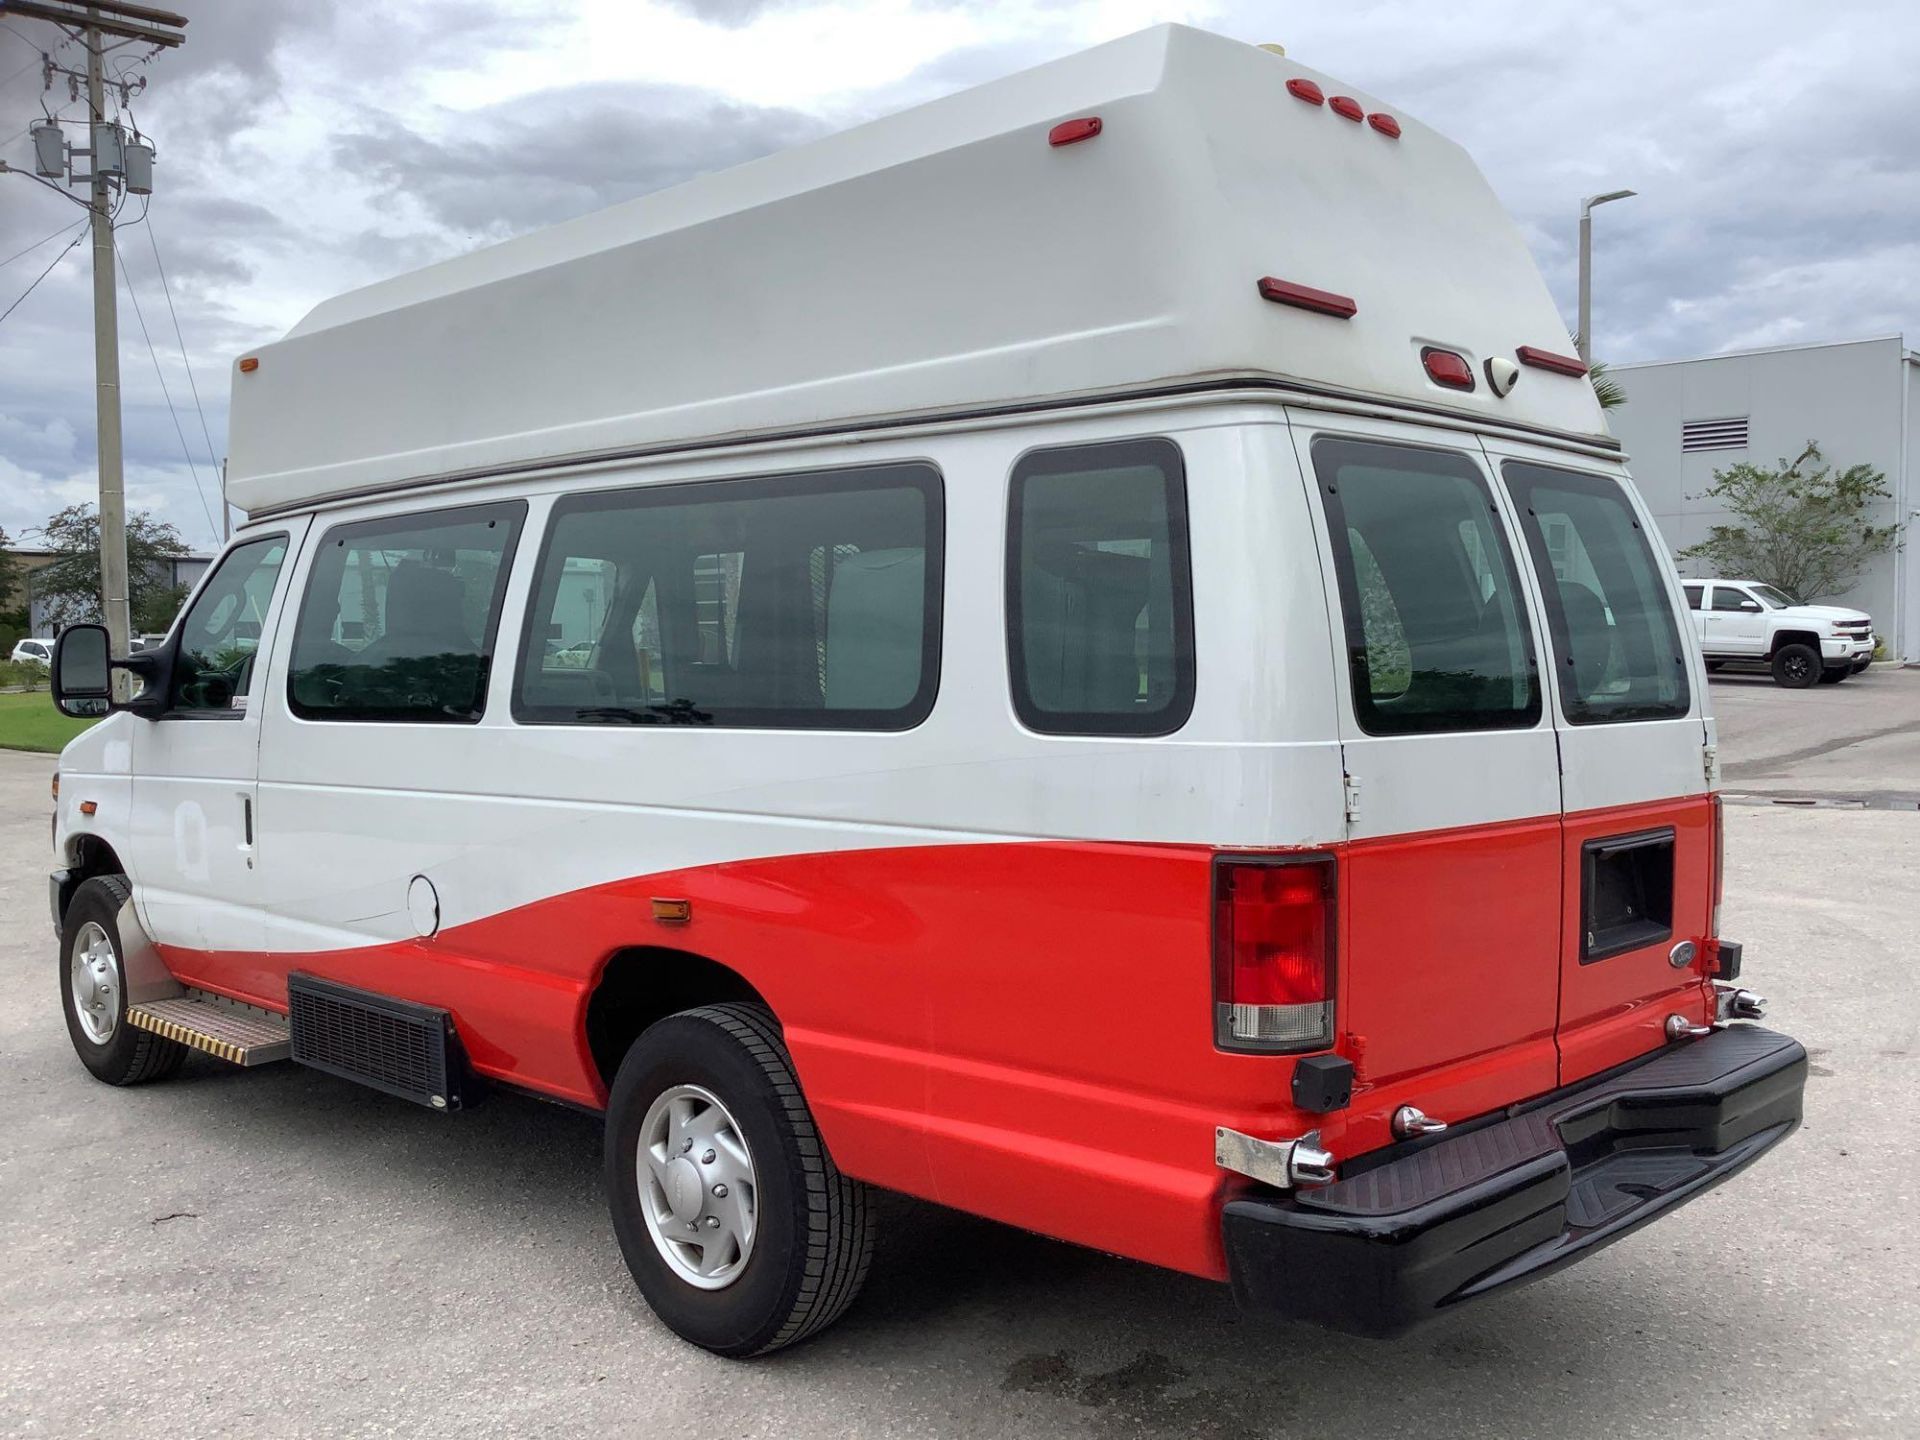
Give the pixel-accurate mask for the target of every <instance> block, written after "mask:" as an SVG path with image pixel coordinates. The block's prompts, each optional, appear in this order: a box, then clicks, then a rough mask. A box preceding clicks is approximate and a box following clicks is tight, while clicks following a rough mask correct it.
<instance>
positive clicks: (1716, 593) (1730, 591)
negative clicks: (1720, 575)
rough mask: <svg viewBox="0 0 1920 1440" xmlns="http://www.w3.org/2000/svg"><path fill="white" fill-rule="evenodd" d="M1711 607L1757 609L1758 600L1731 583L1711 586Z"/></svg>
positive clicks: (1758, 607) (1759, 606) (1717, 608)
mask: <svg viewBox="0 0 1920 1440" xmlns="http://www.w3.org/2000/svg"><path fill="white" fill-rule="evenodd" d="M1713 608H1714V609H1716V610H1758V609H1760V608H1761V605H1760V602H1759V601H1758V600H1755V599H1754V598H1753V597H1752V596H1751V595H1749V594H1747V592H1746V591H1744V590H1736V589H1734V588H1733V586H1731V585H1716V586H1714V587H1713Z"/></svg>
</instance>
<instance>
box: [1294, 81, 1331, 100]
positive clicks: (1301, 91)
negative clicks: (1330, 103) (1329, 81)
mask: <svg viewBox="0 0 1920 1440" xmlns="http://www.w3.org/2000/svg"><path fill="white" fill-rule="evenodd" d="M1287 94H1289V95H1291V96H1293V98H1294V99H1296V100H1304V101H1306V102H1307V104H1309V105H1319V104H1322V103H1324V102H1325V100H1326V98H1327V95H1326V92H1325V91H1324V90H1322V89H1321V88H1320V87H1319V86H1318V85H1316V84H1314V83H1313V82H1312V81H1311V80H1289V81H1287Z"/></svg>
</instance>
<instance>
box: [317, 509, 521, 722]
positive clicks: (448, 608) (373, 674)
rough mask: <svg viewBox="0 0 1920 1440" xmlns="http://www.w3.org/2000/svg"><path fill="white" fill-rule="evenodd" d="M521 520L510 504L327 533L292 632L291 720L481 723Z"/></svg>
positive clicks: (391, 518) (395, 519) (388, 518)
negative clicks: (299, 717) (495, 639)
mask: <svg viewBox="0 0 1920 1440" xmlns="http://www.w3.org/2000/svg"><path fill="white" fill-rule="evenodd" d="M526 511H527V507H526V506H525V504H523V503H521V502H519V501H513V502H510V503H507V504H501V505H475V506H469V507H465V508H462V509H458V510H440V511H434V512H431V513H428V514H412V515H395V516H383V517H382V518H380V519H378V520H363V521H359V522H357V523H354V524H348V525H336V526H334V527H333V529H331V530H329V531H327V533H326V535H325V536H324V537H323V538H322V539H321V541H320V544H319V547H318V549H317V550H316V551H315V553H314V557H313V565H312V568H311V570H310V572H309V574H308V576H307V591H306V595H305V597H304V598H303V599H302V601H301V603H300V621H299V624H298V626H297V627H296V629H295V631H294V637H293V653H292V657H291V659H290V662H289V663H290V666H291V669H290V672H289V674H288V681H287V702H288V704H289V705H290V706H291V707H292V709H293V713H294V714H296V715H299V716H301V717H303V718H305V719H308V720H386V721H404V722H407V723H411V724H427V725H455V724H472V723H473V722H474V721H476V720H478V719H479V718H480V716H481V714H482V713H483V712H484V710H485V709H486V700H487V674H488V668H489V665H490V662H491V659H492V655H493V641H494V631H495V630H496V629H497V628H498V626H499V624H500V598H501V596H502V594H504V593H505V591H506V585H507V572H508V570H509V569H510V568H511V567H512V564H513V547H514V541H515V539H516V537H517V536H518V535H519V532H520V525H521V522H522V520H523V519H524V518H525V516H526Z"/></svg>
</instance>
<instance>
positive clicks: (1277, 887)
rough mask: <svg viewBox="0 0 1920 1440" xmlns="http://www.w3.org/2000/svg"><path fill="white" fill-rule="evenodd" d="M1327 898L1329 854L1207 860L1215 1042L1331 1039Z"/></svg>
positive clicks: (1292, 1044) (1313, 1045) (1330, 893)
mask: <svg viewBox="0 0 1920 1440" xmlns="http://www.w3.org/2000/svg"><path fill="white" fill-rule="evenodd" d="M1333 907H1334V868H1333V860H1332V858H1331V857H1329V856H1315V857H1312V858H1310V859H1304V860H1289V861H1283V862H1280V863H1275V862H1274V861H1271V860H1264V859H1261V860H1256V859H1251V858H1239V857H1229V856H1222V857H1221V858H1220V859H1219V860H1217V861H1215V863H1214V867H1213V964H1214V969H1213V1000H1214V1038H1215V1040H1216V1041H1217V1043H1218V1044H1219V1045H1220V1046H1221V1048H1223V1049H1228V1050H1265V1051H1299V1050H1324V1049H1326V1048H1327V1047H1328V1046H1329V1045H1331V1044H1333V960H1334V938H1333V937H1334V934H1335V930H1334V923H1333V920H1334V916H1333Z"/></svg>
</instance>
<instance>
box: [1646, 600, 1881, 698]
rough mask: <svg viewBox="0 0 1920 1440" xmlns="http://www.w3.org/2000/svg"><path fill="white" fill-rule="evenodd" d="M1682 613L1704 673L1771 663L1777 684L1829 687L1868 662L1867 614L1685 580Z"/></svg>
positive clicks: (1869, 619)
mask: <svg viewBox="0 0 1920 1440" xmlns="http://www.w3.org/2000/svg"><path fill="white" fill-rule="evenodd" d="M1683 583H1684V585H1685V587H1686V592H1687V608H1688V609H1689V610H1690V611H1692V612H1693V628H1694V630H1695V631H1696V632H1698V634H1699V636H1700V650H1701V653H1702V654H1703V655H1705V656H1706V661H1707V669H1709V670H1718V669H1719V668H1720V667H1721V666H1722V665H1724V664H1727V663H1728V662H1730V661H1748V662H1752V663H1755V664H1763V665H1767V666H1770V667H1771V668H1772V670H1773V678H1774V681H1775V683H1776V684H1780V685H1785V686H1787V687H1788V688H1790V689H1794V690H1803V689H1805V688H1806V687H1807V686H1809V685H1812V684H1814V683H1815V682H1818V683H1820V684H1822V685H1832V684H1835V683H1837V682H1839V681H1841V680H1844V679H1846V678H1847V677H1848V676H1849V675H1854V674H1857V673H1859V672H1860V671H1862V670H1864V669H1866V668H1867V666H1868V665H1870V664H1872V663H1873V645H1874V640H1873V617H1872V616H1870V615H1868V614H1867V613H1866V612H1864V611H1861V610H1848V609H1845V608H1843V607H1841V606H1838V605H1799V604H1796V603H1795V602H1794V600H1793V598H1792V597H1791V596H1789V595H1787V594H1785V593H1784V592H1783V591H1780V590H1776V589H1775V588H1774V587H1773V586H1771V585H1764V584H1761V583H1760V582H1759V581H1757V580H1688V581H1685V582H1683Z"/></svg>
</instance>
